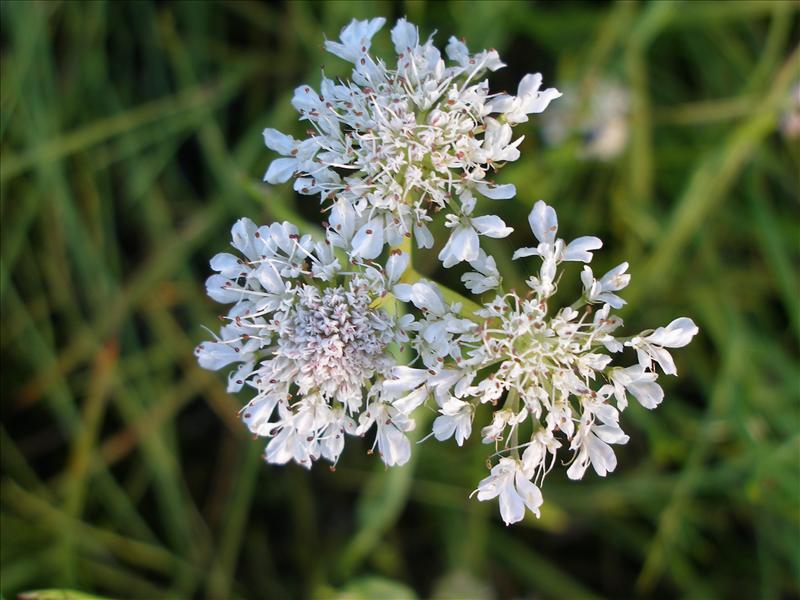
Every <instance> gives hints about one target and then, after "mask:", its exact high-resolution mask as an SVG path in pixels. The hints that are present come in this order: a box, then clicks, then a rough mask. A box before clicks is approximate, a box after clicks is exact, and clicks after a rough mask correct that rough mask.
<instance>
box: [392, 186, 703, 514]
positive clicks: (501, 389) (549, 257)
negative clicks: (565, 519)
mask: <svg viewBox="0 0 800 600" xmlns="http://www.w3.org/2000/svg"><path fill="white" fill-rule="evenodd" d="M529 222H530V226H531V229H532V230H533V233H534V236H535V237H536V239H537V241H538V245H537V246H536V247H535V248H522V249H520V250H518V251H517V252H516V253H515V255H514V258H521V257H525V256H538V257H539V259H540V260H541V267H540V268H539V271H538V273H537V274H536V275H533V276H531V277H530V278H529V279H528V281H527V285H528V287H529V288H530V289H529V292H528V293H527V294H526V295H525V296H524V297H520V296H519V295H518V294H516V293H514V292H508V293H504V292H503V291H502V290H501V289H500V286H499V285H498V283H497V282H496V278H495V277H494V276H493V275H490V276H487V277H484V278H483V279H480V277H479V274H477V273H473V274H472V275H473V277H474V279H473V282H475V281H477V283H478V285H480V287H481V289H493V290H495V291H496V295H495V297H494V298H493V299H492V300H491V301H490V302H487V303H485V304H484V305H483V307H482V308H480V309H479V310H477V311H475V313H474V317H477V319H478V321H479V323H480V325H479V326H478V327H477V328H466V327H458V326H456V327H454V326H452V325H449V324H448V323H447V322H445V323H443V324H442V325H440V330H441V331H443V332H447V333H446V334H445V333H442V334H441V335H440V337H439V343H438V344H437V345H435V346H434V348H433V349H428V350H427V353H423V352H420V356H421V357H422V359H423V361H424V362H425V365H426V367H429V368H431V369H432V370H430V371H426V370H422V369H417V370H416V372H415V373H412V374H408V373H406V377H407V378H408V379H409V380H411V376H410V375H416V376H417V378H418V380H419V382H420V385H421V386H422V387H423V388H424V387H427V388H428V389H431V390H432V391H434V396H435V398H436V401H437V402H438V405H439V416H438V417H437V418H436V420H435V421H434V424H433V435H434V436H435V437H436V439H438V440H440V441H442V440H446V439H448V438H450V437H453V436H455V439H456V443H457V444H458V445H462V444H463V443H464V441H465V440H466V439H467V438H468V437H469V436H470V433H471V431H472V421H473V417H474V415H475V413H476V409H477V407H478V406H479V405H480V404H484V403H490V404H492V405H493V406H498V405H499V406H500V407H499V408H498V409H497V410H495V411H494V412H493V416H492V420H491V423H489V424H488V425H487V426H485V427H483V429H482V430H481V437H482V441H483V443H485V444H492V445H494V446H495V448H496V452H495V454H493V455H492V457H501V458H500V459H499V461H498V463H497V465H496V466H494V467H493V468H492V470H491V474H490V475H489V477H487V478H486V479H484V480H483V481H481V482H480V484H479V485H478V489H477V493H478V498H479V499H481V500H486V499H489V498H494V497H495V496H498V495H499V496H500V510H501V515H502V517H503V520H504V521H505V522H506V523H513V522H516V521H519V520H521V519H522V518H523V516H524V513H525V509H524V507H527V508H528V509H530V510H531V511H533V512H534V513H536V514H537V515H538V512H539V506H540V505H541V503H542V496H541V492H540V490H539V486H541V484H542V481H543V480H544V477H545V475H546V474H547V473H548V472H549V471H550V469H552V468H553V466H554V465H555V464H556V455H557V451H558V449H559V448H560V447H561V446H562V445H568V446H569V450H571V451H572V453H573V456H572V464H571V466H570V467H569V470H568V471H567V474H568V475H569V477H570V478H571V479H580V478H582V477H583V474H584V473H585V471H586V469H587V468H588V466H589V465H590V464H591V466H592V467H593V468H594V470H595V472H596V473H597V474H598V475H600V476H605V475H606V473H609V472H611V471H613V470H614V469H615V467H616V465H617V461H616V457H615V456H614V452H613V450H612V448H611V446H610V445H611V444H624V443H626V442H627V441H628V436H627V435H625V433H624V432H623V431H622V429H621V428H620V426H619V415H620V412H622V411H623V410H624V409H625V408H626V407H627V404H628V400H627V397H628V394H630V395H631V396H633V397H634V398H636V400H637V401H639V403H641V404H642V406H644V407H646V408H650V409H652V408H655V407H656V406H657V405H658V404H660V403H661V401H662V399H663V397H664V393H663V391H662V389H661V387H660V386H659V385H658V384H657V383H656V379H657V377H658V374H657V372H656V368H655V365H656V364H657V365H658V366H659V367H660V368H661V370H662V371H663V372H664V373H666V374H672V375H675V374H676V369H675V364H674V362H673V361H672V357H671V356H670V354H669V352H668V351H667V348H680V347H682V346H685V345H686V344H688V343H689V341H690V340H691V339H692V337H693V336H694V335H695V334H696V333H697V327H696V326H695V324H694V323H693V322H692V320H691V319H688V318H680V319H676V320H674V321H672V322H671V323H670V324H669V325H667V326H666V327H660V328H658V329H656V330H655V331H645V332H643V333H641V334H639V335H636V336H632V337H618V336H616V335H615V332H616V331H617V330H618V329H619V328H620V327H621V326H622V320H621V319H620V318H619V317H616V316H614V315H612V314H611V311H612V309H613V308H619V307H621V306H622V305H623V304H624V300H622V298H620V296H618V295H617V294H616V292H618V291H619V290H621V289H623V288H624V287H625V286H627V285H628V283H629V281H630V275H628V274H627V273H626V270H627V267H628V264H627V263H622V264H621V265H619V266H617V267H615V268H614V269H612V270H611V271H609V272H608V273H606V274H605V275H603V276H602V277H600V279H596V278H595V276H594V273H593V272H592V270H591V268H590V267H589V266H588V264H587V265H586V266H584V269H583V273H582V274H581V280H582V283H583V290H582V294H581V296H580V298H579V299H578V300H577V301H576V302H575V303H573V304H572V305H571V306H567V307H563V308H559V309H555V308H554V307H552V306H551V305H550V301H551V299H552V297H553V295H554V294H555V292H556V290H557V286H558V281H559V273H558V267H559V265H560V264H561V263H562V262H566V261H576V262H582V263H589V262H591V260H592V251H593V250H597V249H599V248H600V247H601V246H602V242H601V241H600V240H599V239H598V238H596V237H581V238H578V239H576V240H574V241H572V242H570V243H566V242H565V241H564V240H562V239H558V238H557V237H556V233H557V231H558V221H557V219H556V213H555V211H554V210H553V208H552V207H550V206H547V205H546V204H545V203H544V202H542V201H541V200H540V201H539V202H537V203H536V205H535V206H534V208H533V210H532V211H531V214H530V216H529ZM423 285H427V284H419V283H418V284H415V285H414V286H413V287H414V288H415V291H416V288H417V287H418V286H423ZM397 291H398V292H399V293H400V297H402V296H403V295H404V294H403V292H404V289H403V288H401V289H399V290H397ZM420 292H422V289H420ZM410 299H411V301H412V302H413V303H414V304H415V305H416V306H417V307H418V308H420V309H422V310H423V311H424V313H425V314H427V315H431V314H433V315H438V314H440V313H441V308H440V306H437V303H436V298H435V297H433V296H432V294H431V293H430V292H426V294H425V295H423V294H422V293H417V295H416V296H415V295H414V294H413V293H412V294H411V297H410ZM596 307H597V308H596ZM443 318H450V319H451V317H448V316H445V317H437V322H440V321H441V320H442V319H443ZM429 319H430V317H429ZM417 326H419V324H417ZM420 333H421V334H422V337H423V341H422V342H418V341H414V340H412V344H413V345H414V347H415V348H417V347H419V346H422V347H425V345H426V340H425V339H424V338H425V337H426V334H427V330H426V329H422V330H420ZM625 347H630V348H633V349H634V350H635V351H636V354H637V356H638V362H637V364H634V365H632V366H627V367H621V366H616V365H612V360H613V355H615V354H616V355H618V354H619V353H621V352H622V351H623V350H624V348H625ZM430 357H434V358H435V361H438V363H437V362H434V361H433V360H430ZM406 371H408V369H407V370H406ZM434 373H435V374H434ZM414 383H416V382H414ZM523 435H524V441H520V440H523V437H522V436H523ZM490 458H491V457H490Z"/></svg>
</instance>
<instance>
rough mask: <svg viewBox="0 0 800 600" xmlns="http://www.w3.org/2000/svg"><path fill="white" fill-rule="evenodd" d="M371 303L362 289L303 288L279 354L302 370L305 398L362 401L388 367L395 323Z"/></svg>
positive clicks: (300, 379)
mask: <svg viewBox="0 0 800 600" xmlns="http://www.w3.org/2000/svg"><path fill="white" fill-rule="evenodd" d="M370 301H371V298H370V296H369V295H368V294H367V292H366V291H365V290H363V289H361V288H358V287H355V288H353V287H351V288H350V289H345V288H343V287H341V286H339V287H331V288H327V289H325V290H322V291H320V290H319V289H317V288H316V287H313V286H310V285H303V286H301V288H300V290H299V293H298V299H297V304H296V305H295V310H294V311H293V313H292V317H291V320H290V323H289V324H288V326H287V327H286V328H285V329H283V330H282V331H281V334H280V338H279V340H278V349H277V352H276V354H277V355H280V356H283V357H285V358H288V359H290V360H291V361H292V362H293V363H294V364H295V366H296V367H297V370H298V374H297V379H296V384H297V385H298V387H299V388H300V393H301V394H305V393H307V392H309V391H314V390H318V391H320V392H321V393H322V394H323V395H325V396H326V397H329V398H336V399H337V400H340V401H342V402H348V401H351V400H352V399H353V398H355V397H356V396H357V397H358V398H359V399H360V397H361V388H362V386H363V384H364V382H365V381H366V380H368V379H369V378H370V377H372V375H373V374H374V373H375V371H376V370H379V369H380V368H382V367H383V366H384V364H385V362H386V356H385V349H386V345H387V344H388V343H389V341H390V339H391V337H392V322H391V319H390V317H388V316H387V315H386V314H385V313H383V312H382V311H376V310H373V309H370V307H369V304H370Z"/></svg>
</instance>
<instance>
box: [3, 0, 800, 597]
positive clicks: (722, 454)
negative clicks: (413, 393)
mask: <svg viewBox="0 0 800 600" xmlns="http://www.w3.org/2000/svg"><path fill="white" fill-rule="evenodd" d="M404 14H405V15H408V17H409V18H410V19H412V20H413V21H415V22H416V23H418V24H419V25H420V26H421V30H422V32H423V35H425V36H427V34H429V33H431V32H432V31H433V30H434V29H438V34H437V40H438V42H439V44H440V46H442V47H443V46H444V44H445V43H446V39H447V37H449V36H450V35H453V34H454V35H457V36H459V37H464V38H465V39H466V40H467V42H468V44H469V45H470V48H472V49H475V50H477V49H480V48H483V47H496V48H497V49H498V50H499V51H500V52H501V56H502V57H503V58H504V60H505V62H506V63H507V64H508V65H509V67H508V68H507V69H506V70H504V71H500V72H498V73H496V74H493V75H492V77H491V79H492V82H493V89H503V88H505V89H509V90H513V89H514V87H515V85H516V83H515V82H516V81H518V80H519V78H520V77H521V76H522V75H523V74H524V73H526V72H535V71H542V72H543V73H544V74H545V78H546V79H545V82H546V83H547V84H550V85H559V84H560V83H561V82H563V81H568V80H573V81H578V82H581V83H582V84H583V85H584V90H586V92H587V93H589V94H591V90H592V85H593V83H592V82H593V81H596V80H597V79H598V78H601V77H605V76H613V77H615V78H617V79H618V80H620V81H622V82H623V83H624V84H625V85H626V86H628V87H629V89H630V90H631V94H632V98H633V107H632V113H631V126H632V136H631V140H630V143H629V145H628V149H627V152H626V153H625V154H624V155H623V156H621V157H620V158H619V159H618V160H616V161H614V162H611V163H608V164H600V163H596V162H591V161H580V160H578V159H577V158H576V152H575V151H576V145H575V142H574V141H570V142H568V143H567V144H565V145H564V146H562V147H559V148H553V149H548V148H545V147H543V146H542V144H541V143H540V141H539V140H540V135H539V133H540V120H539V119H533V120H532V121H531V122H530V123H528V124H525V125H523V126H520V127H519V128H518V129H517V130H516V131H517V132H518V133H523V134H525V135H526V140H525V142H524V144H523V148H522V150H523V158H522V159H521V160H520V161H518V162H517V163H514V164H513V165H511V166H509V167H507V168H506V169H504V170H503V171H502V172H501V174H500V175H499V180H501V181H503V182H513V183H515V184H516V185H517V188H518V190H519V193H518V196H517V198H516V199H514V200H513V201H509V202H507V203H504V204H500V205H498V204H492V205H491V206H487V207H486V208H487V209H488V208H491V209H493V210H497V211H498V212H499V214H501V215H502V216H503V217H504V218H505V219H506V221H507V222H509V223H510V224H512V225H514V226H515V227H516V231H515V233H514V235H513V236H512V238H510V239H508V240H502V241H498V242H495V246H494V249H496V250H497V252H498V253H499V254H500V255H503V256H510V253H511V250H512V249H513V248H514V247H516V246H517V245H526V244H527V242H528V241H529V238H530V233H529V232H528V230H527V225H526V224H525V216H526V215H527V213H528V211H529V210H530V207H531V206H532V205H533V203H534V202H535V201H536V200H537V199H538V198H544V199H546V200H547V201H548V202H550V203H551V204H553V205H554V206H555V207H556V208H557V210H558V211H559V216H560V219H561V231H562V233H563V235H564V236H565V237H570V236H572V237H574V236H577V235H587V234H597V235H600V236H602V237H603V239H604V241H605V248H604V249H603V251H602V252H601V253H600V254H598V255H597V257H596V259H595V262H596V263H597V268H596V270H600V272H603V271H602V270H601V269H603V268H604V267H610V266H613V265H615V264H617V263H618V262H621V261H622V260H628V261H630V263H631V269H630V270H631V272H632V273H633V282H632V284H631V286H630V288H629V289H628V290H627V293H626V298H627V299H628V300H629V302H630V304H629V305H628V307H626V310H625V311H624V312H623V315H624V317H625V320H626V323H627V326H628V327H629V331H631V332H634V331H639V330H641V329H645V328H648V327H654V326H657V325H660V324H666V323H667V322H669V321H670V320H671V319H672V318H674V317H678V316H682V315H686V316H690V317H692V318H693V319H694V320H695V321H696V322H697V323H698V325H699V326H700V331H701V333H700V335H699V336H698V337H697V338H695V340H694V342H693V343H692V344H691V346H690V347H688V348H685V349H682V350H679V351H677V352H676V356H677V364H678V370H679V373H680V377H679V378H677V379H676V378H666V377H665V378H664V386H665V389H666V393H667V399H666V401H665V402H664V404H663V405H662V406H661V407H659V409H658V410H656V411H654V412H648V411H645V410H644V409H642V408H641V407H639V406H638V405H636V404H634V405H633V406H631V407H630V408H629V409H628V411H626V413H625V414H624V416H623V427H624V428H625V430H626V431H627V432H628V433H629V434H630V435H631V442H630V443H629V444H628V445H627V446H624V447H621V448H619V450H618V451H617V455H618V457H619V460H620V464H619V467H618V468H617V471H616V472H615V473H613V474H612V475H610V476H609V477H608V478H606V479H602V478H599V477H597V476H595V475H594V474H593V473H592V474H588V475H587V476H586V477H585V478H584V480H583V481H580V482H570V481H568V480H567V479H566V477H565V476H564V473H563V471H564V469H557V470H556V471H554V472H553V473H552V474H551V476H550V477H549V479H548V481H547V483H546V484H545V487H544V495H545V502H546V503H545V506H544V508H543V514H542V518H541V520H536V519H535V518H530V519H526V520H525V521H524V522H523V523H521V524H519V525H517V526H515V527H509V528H507V527H505V526H504V525H503V524H502V522H501V521H500V520H499V518H498V509H497V506H496V504H495V503H479V502H477V501H476V500H474V499H473V500H469V499H468V497H467V496H468V493H469V492H470V491H471V490H472V489H474V487H475V486H476V484H477V481H478V480H479V479H480V478H481V477H482V476H483V475H484V474H485V465H484V457H485V454H486V447H485V446H482V445H481V444H480V443H479V441H480V440H479V438H478V436H477V435H475V434H473V439H472V440H471V443H469V444H468V445H467V446H466V447H465V448H462V449H458V448H456V447H455V445H454V444H453V443H452V442H450V443H446V444H439V443H435V442H433V441H428V442H426V443H424V444H422V445H420V446H418V447H417V448H416V449H415V450H416V452H415V460H414V461H413V463H412V464H409V465H407V466H405V467H403V468H401V469H393V470H390V471H386V470H385V469H384V468H383V466H382V464H381V463H380V461H379V460H378V459H377V458H376V457H374V456H367V455H366V448H367V445H366V442H365V443H360V442H359V441H358V440H353V441H351V442H350V443H349V444H348V446H347V448H346V450H345V453H344V455H343V457H342V459H341V461H340V463H339V467H338V469H337V470H336V472H335V473H332V472H330V471H329V470H328V469H327V468H326V467H325V466H324V464H319V465H317V466H316V467H315V468H314V469H313V470H312V471H311V472H307V471H306V470H304V469H301V468H299V467H297V466H288V467H284V468H280V467H273V466H268V465H266V464H264V463H263V462H261V460H260V454H261V452H262V449H263V442H262V441H254V440H253V439H252V438H251V437H250V436H249V435H248V434H247V433H246V431H245V428H244V427H243V426H242V425H241V423H240V422H239V421H238V419H237V417H236V412H237V410H238V408H239V407H240V406H241V404H242V402H243V399H242V398H241V397H231V396H229V395H227V394H226V393H225V390H224V376H223V375H221V374H219V373H210V372H206V371H203V370H202V369H200V368H199V367H198V366H197V365H196V363H195V359H194V357H193V356H192V349H193V347H194V345H195V344H196V343H198V342H199V341H201V340H203V339H204V338H206V337H207V336H208V334H207V333H206V332H205V331H204V330H203V329H202V326H208V327H212V328H215V327H217V320H216V314H217V313H219V312H221V311H222V308H221V307H220V306H216V305H214V304H213V303H212V302H211V301H209V300H208V299H207V298H206V297H205V295H204V289H203V282H204V279H205V277H207V276H208V274H209V267H208V263H207V261H208V259H209V258H210V257H211V256H212V255H213V254H214V253H216V252H219V251H222V250H224V249H225V248H226V247H227V244H228V241H229V228H230V225H231V224H232V223H233V221H234V220H235V219H236V218H238V217H240V216H249V217H251V218H253V219H254V220H256V221H259V222H269V221H272V220H276V219H278V220H283V219H291V220H294V221H297V222H301V223H303V227H304V228H305V229H306V230H307V231H310V232H314V231H316V230H317V229H316V227H317V225H316V223H319V221H320V215H319V213H318V204H317V201H316V199H314V198H311V197H299V198H298V197H295V195H294V194H293V192H292V191H291V188H290V186H289V185H284V186H276V187H268V186H265V185H263V184H262V183H261V182H260V181H261V176H262V174H263V172H264V170H265V169H266V166H267V164H268V163H269V161H270V160H271V159H272V158H274V155H272V154H271V153H270V152H269V151H267V150H266V149H265V148H264V147H263V146H262V139H261V130H262V129H263V128H264V127H276V128H278V129H281V130H283V131H287V132H292V133H294V134H295V135H302V132H303V131H304V127H303V126H302V125H301V124H299V123H298V122H297V121H296V117H295V113H294V111H293V109H292V107H291V106H290V104H289V100H290V98H291V94H292V90H293V88H294V87H295V86H296V85H299V84H301V83H309V84H312V85H317V84H318V82H319V69H320V66H322V65H325V68H326V72H327V73H328V74H330V75H334V74H344V73H346V66H345V65H344V64H343V63H342V62H341V61H339V60H338V59H336V58H335V57H332V56H330V55H325V54H324V52H323V50H322V40H323V35H325V36H327V37H329V38H335V37H337V35H338V31H339V29H340V27H341V26H342V25H344V24H345V23H346V22H347V21H349V19H350V18H352V17H354V16H356V17H367V16H378V15H383V16H386V17H388V18H389V20H390V22H391V21H392V20H393V19H394V18H396V17H399V16H402V15H404ZM0 17H2V40H1V41H2V63H1V64H0V66H1V67H2V89H1V90H0V108H1V109H2V115H1V116H0V140H1V142H0V144H1V146H0V149H1V150H2V155H1V160H0V190H1V191H2V213H1V214H2V242H1V243H0V248H1V250H2V256H1V257H0V283H1V284H2V340H1V346H2V427H0V442H2V447H1V449H2V452H1V453H0V458H1V462H2V513H1V515H0V519H2V521H1V522H0V525H1V528H0V534H1V538H2V545H1V547H0V550H1V552H0V559H1V562H0V592H1V593H2V597H3V598H9V599H10V598H13V597H15V596H16V595H17V594H18V593H20V592H23V591H27V590H32V589H74V590H81V591H83V592H87V593H91V594H98V595H104V596H108V597H118V598H131V597H135V598H162V597H171V598H192V597H194V598H214V599H217V598H219V599H226V598H279V599H282V598H308V597H317V598H329V597H339V598H412V597H420V598H430V597H438V598H445V597H449V598H511V597H514V598H565V599H569V600H572V599H580V598H599V597H607V598H650V597H657V598H673V597H677V598H763V599H765V600H768V599H773V598H774V599H778V598H787V597H797V595H798V594H800V586H799V585H798V580H799V578H800V533H799V530H800V465H798V462H799V459H800V433H799V432H800V419H799V418H798V417H799V412H800V411H799V406H800V404H799V401H800V391H799V390H800V382H799V381H798V349H797V342H798V335H800V303H799V302H798V275H797V274H798V264H799V261H798V256H799V255H800V244H799V243H798V233H799V231H800V226H799V223H800V218H799V217H800V211H798V158H799V157H800V150H798V142H797V140H795V141H794V142H789V141H786V140H785V139H784V138H783V137H781V135H780V134H779V133H778V132H777V124H778V121H779V118H780V114H781V111H782V110H783V108H784V107H785V105H786V103H787V99H788V93H789V89H790V87H791V86H792V85H793V83H794V82H795V81H797V80H798V79H800V70H799V69H800V67H799V64H800V63H799V62H798V47H797V46H798V32H799V31H800V27H799V26H798V4H797V3H793V2H788V1H787V2H770V1H766V0H763V1H738V2H737V1H731V2H668V1H661V2H649V3H648V2H617V3H591V2H586V3H575V2H565V3H527V2H499V1H498V2H490V3H485V2H477V3H462V2H427V3H426V2H405V3H388V2H374V3H367V2H359V3H346V2H327V3H304V2H289V3H283V4H267V3H256V2H249V1H239V2H227V3H203V2H173V3H168V2H148V1H144V0H142V1H139V2H86V3H81V2H11V1H4V2H2V5H1V6H0ZM388 29H389V27H388V26H387V27H386V28H385V30H384V31H383V32H382V33H381V34H379V35H378V38H377V42H376V44H375V47H376V48H377V49H378V51H386V52H388V51H389V50H390V44H389V42H388ZM440 241H441V240H440ZM418 257H419V265H418V268H419V269H420V270H423V271H426V272H427V273H429V274H430V275H431V276H432V277H439V276H440V274H439V273H437V272H435V271H431V269H432V268H435V265H436V261H435V260H432V258H433V254H431V255H430V256H426V255H424V254H420V255H418ZM509 263H510V261H507V260H504V261H501V266H502V267H503V268H506V269H509V275H508V279H509V280H511V281H512V282H513V281H516V282H520V281H522V280H523V279H524V277H525V273H524V271H523V270H521V269H524V268H526V267H530V265H529V264H526V265H516V264H513V265H512V264H509ZM458 274H459V273H458V272H456V273H455V276H454V275H453V274H448V275H447V277H449V278H450V279H449V281H451V282H456V283H457V281H456V278H457V276H458ZM577 275H578V272H577V270H574V271H568V273H567V275H566V277H567V278H569V277H572V278H573V281H575V282H576V288H575V289H576V290H577ZM564 281H565V282H566V281H567V279H565V280H564ZM563 286H565V284H564V283H562V287H563ZM479 418H483V419H486V415H485V414H483V415H479ZM28 597H30V598H37V597H38V598H44V597H47V596H46V595H44V594H32V595H30V596H28ZM50 597H53V598H67V597H74V598H77V597H79V596H77V595H73V596H70V595H69V594H64V593H56V594H55V595H54V596H50Z"/></svg>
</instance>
